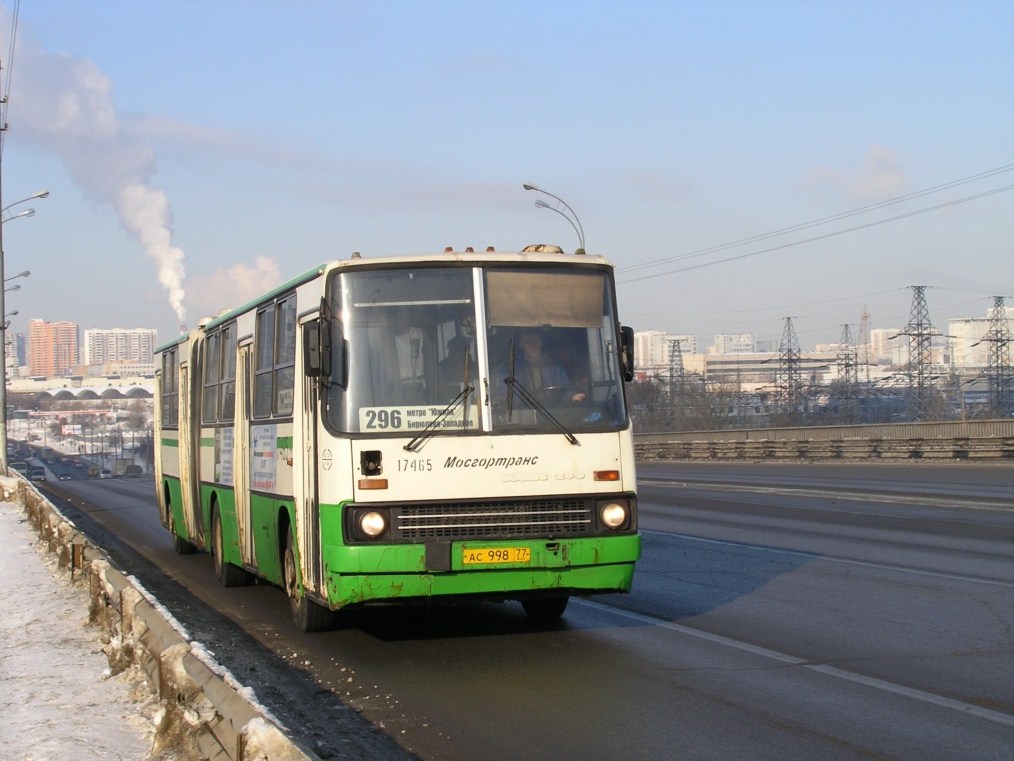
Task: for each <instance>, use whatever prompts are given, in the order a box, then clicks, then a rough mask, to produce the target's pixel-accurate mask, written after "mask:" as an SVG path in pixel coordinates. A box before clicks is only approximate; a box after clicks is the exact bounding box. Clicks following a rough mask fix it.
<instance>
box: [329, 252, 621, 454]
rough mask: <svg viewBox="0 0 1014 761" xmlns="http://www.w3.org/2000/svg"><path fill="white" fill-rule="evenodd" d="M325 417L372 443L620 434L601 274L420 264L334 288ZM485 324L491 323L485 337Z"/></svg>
mask: <svg viewBox="0 0 1014 761" xmlns="http://www.w3.org/2000/svg"><path fill="white" fill-rule="evenodd" d="M329 302H330V304H331V308H332V328H331V332H332V336H333V337H334V338H335V339H336V340H334V341H333V346H334V351H333V354H334V357H335V359H334V362H335V363H336V367H337V366H341V368H342V370H341V371H340V372H334V373H332V379H331V382H330V385H329V386H328V387H327V388H326V391H325V393H326V399H325V407H326V415H327V419H328V422H329V424H330V425H331V426H332V427H333V428H334V429H335V430H338V431H342V432H349V433H361V434H371V433H376V434H387V435H391V434H392V433H403V434H418V433H422V432H424V431H427V432H432V433H435V434H437V435H447V434H450V433H461V434H469V433H475V432H493V433H497V432H525V433H540V432H556V431H559V430H560V427H561V426H563V427H564V428H566V429H567V430H568V431H572V432H579V431H603V430H616V429H618V428H621V427H623V426H625V425H626V410H625V406H624V400H623V388H622V383H621V380H620V379H621V377H622V376H621V371H620V367H619V357H618V351H617V345H618V344H617V335H616V331H617V324H616V316H615V311H614V304H613V292H612V288H611V281H610V280H609V277H608V273H607V272H605V271H603V270H599V269H573V268H567V269H564V268H552V267H546V268H544V269H537V270H533V269H532V268H530V267H528V268H525V269H523V270H522V269H511V268H509V267H486V268H472V267H468V268H463V267H457V268H454V267H437V268H425V267H415V268H411V269H377V270H358V271H351V272H348V271H347V272H341V273H338V274H336V275H335V276H334V277H333V279H332V281H331V285H330V290H329ZM477 326H482V327H480V328H477Z"/></svg>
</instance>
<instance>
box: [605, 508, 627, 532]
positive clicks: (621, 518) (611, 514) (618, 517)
mask: <svg viewBox="0 0 1014 761" xmlns="http://www.w3.org/2000/svg"><path fill="white" fill-rule="evenodd" d="M628 518H629V511H628V507H627V505H626V504H625V503H623V502H605V503H603V504H602V505H600V506H599V520H600V521H601V522H602V525H603V526H605V527H606V528H620V527H621V526H623V525H624V524H625V523H626V522H627V519H628Z"/></svg>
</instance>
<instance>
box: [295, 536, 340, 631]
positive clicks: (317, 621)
mask: <svg viewBox="0 0 1014 761" xmlns="http://www.w3.org/2000/svg"><path fill="white" fill-rule="evenodd" d="M282 573H283V575H284V581H285V593H286V594H287V595H288V596H289V609H290V610H291V611H292V621H293V622H294V623H295V624H296V628H297V629H299V630H300V631H302V632H307V633H309V632H322V631H327V630H328V629H331V628H333V627H334V623H335V614H334V613H333V612H332V611H330V610H328V609H327V608H324V607H322V606H320V605H318V604H317V603H315V602H314V601H313V600H310V599H309V598H307V596H306V595H305V594H304V592H303V586H302V584H301V583H300V579H299V564H298V563H297V562H296V547H295V540H294V538H293V536H292V531H288V532H286V539H285V556H284V558H282Z"/></svg>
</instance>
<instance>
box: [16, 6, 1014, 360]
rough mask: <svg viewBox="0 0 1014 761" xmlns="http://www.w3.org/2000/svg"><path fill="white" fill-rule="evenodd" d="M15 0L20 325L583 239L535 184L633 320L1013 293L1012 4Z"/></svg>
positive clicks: (169, 310) (762, 331)
mask: <svg viewBox="0 0 1014 761" xmlns="http://www.w3.org/2000/svg"><path fill="white" fill-rule="evenodd" d="M0 9H2V12H0V17H2V19H3V27H4V29H3V31H5V32H7V34H5V35H3V37H2V38H3V39H5V40H10V39H16V45H17V47H16V50H15V51H14V55H13V56H12V55H11V52H12V51H10V50H8V49H6V48H4V47H2V46H0V61H3V64H4V74H5V80H6V81H9V82H10V92H9V99H8V103H7V104H6V105H5V106H4V115H5V121H6V122H7V123H8V125H9V129H8V130H7V132H6V133H5V137H4V143H3V145H4V149H3V155H2V170H3V177H2V181H3V198H4V205H5V206H6V205H7V204H10V203H12V202H13V203H16V202H18V201H19V200H20V199H23V198H27V197H28V196H29V195H31V194H32V193H34V192H35V191H37V190H39V189H41V188H46V189H48V190H50V191H51V194H50V196H49V197H48V198H47V199H45V200H42V199H40V200H37V201H33V202H32V203H25V204H24V205H22V206H15V207H14V208H13V209H11V210H10V212H9V215H10V214H13V213H15V212H17V211H19V210H24V209H26V208H27V207H32V208H35V210H36V212H37V213H36V214H35V215H34V218H33V219H26V220H18V221H14V222H13V224H10V225H7V224H5V225H4V229H3V234H4V251H5V255H6V271H7V272H11V273H13V272H18V271H20V270H23V269H31V271H32V275H31V277H29V278H26V279H24V280H21V281H19V285H21V286H22V287H21V289H20V290H19V291H17V292H14V293H11V294H9V295H8V297H7V306H8V311H13V310H17V311H18V312H19V313H20V314H19V315H15V316H13V317H12V318H11V319H12V329H13V330H16V331H22V332H23V331H25V330H26V326H27V320H28V319H30V318H32V317H35V316H39V317H43V318H44V319H48V320H52V321H60V320H66V321H72V322H75V323H77V324H80V325H82V326H83V327H92V326H102V325H152V326H154V327H155V328H156V329H157V330H158V334H159V340H160V341H166V340H170V339H172V338H173V337H174V336H175V335H177V333H178V329H179V326H180V325H181V324H183V323H185V324H187V325H189V326H191V327H192V326H194V325H196V324H197V323H198V321H199V320H200V318H201V317H204V316H209V315H214V314H217V313H219V312H220V311H221V310H222V309H224V308H228V307H235V306H238V305H240V304H242V303H244V302H245V301H247V300H248V299H249V298H251V297H253V296H255V295H256V294H258V293H260V292H263V291H265V290H267V289H269V288H270V287H272V286H274V285H276V284H278V283H281V282H284V281H285V280H287V279H289V278H291V277H292V276H294V275H296V274H298V273H300V272H303V271H305V270H307V269H309V268H310V267H312V266H315V265H316V264H319V263H320V262H322V261H325V260H329V259H335V258H342V257H347V256H349V255H351V253H352V252H353V251H361V252H362V254H363V256H365V257H377V256H386V255H397V254H400V253H424V252H439V251H442V250H443V249H444V247H445V246H447V245H451V246H453V247H454V248H456V249H458V250H462V249H464V248H465V247H466V246H475V247H476V248H477V249H478V248H485V247H486V246H487V245H493V246H495V247H496V248H497V249H498V250H515V251H516V250H520V249H521V248H523V247H524V246H525V245H526V244H529V243H535V242H546V243H558V244H561V245H563V247H564V248H565V249H566V250H568V251H572V250H573V249H574V247H575V246H576V245H577V236H576V235H575V233H576V230H574V229H572V228H571V227H570V225H569V223H568V222H567V221H565V220H563V219H561V217H560V216H559V215H557V214H550V213H547V210H546V209H544V208H543V209H540V208H536V207H535V206H534V204H533V201H535V200H537V199H540V198H542V196H539V195H538V194H537V193H533V192H530V191H526V190H525V189H523V187H522V185H523V184H524V183H534V184H535V185H537V186H539V187H542V188H545V189H546V190H548V191H550V192H551V193H554V194H558V195H559V196H560V197H562V198H565V199H566V201H567V203H568V204H569V205H570V206H571V207H572V208H573V209H574V210H575V211H576V213H577V214H578V215H579V218H580V221H581V224H582V226H583V231H586V232H587V248H588V250H589V252H590V253H598V254H603V255H605V256H608V257H609V258H611V259H612V260H613V261H614V262H615V264H616V266H617V283H618V297H619V306H620V317H621V319H622V321H623V322H624V323H625V324H628V325H630V326H632V327H634V328H635V329H636V330H647V329H659V330H664V331H666V332H675V333H690V334H694V335H697V336H699V337H702V338H703V337H708V336H713V335H718V334H734V333H738V332H744V331H746V330H749V331H751V332H753V333H755V334H756V335H757V336H758V338H762V339H767V340H777V339H778V338H779V336H780V333H781V329H782V324H783V321H784V318H785V317H788V316H791V317H792V318H793V320H794V322H795V325H796V330H797V333H798V335H799V339H800V342H801V343H802V344H812V345H816V344H818V343H831V342H834V341H835V340H836V339H837V336H838V335H839V334H840V332H841V325H842V323H849V324H852V325H858V324H859V322H860V319H861V315H862V314H863V311H864V309H865V310H866V311H867V312H868V313H869V315H870V324H871V326H876V325H885V326H886V325H891V326H894V325H904V324H905V323H906V322H907V320H908V316H909V309H910V304H911V293H910V291H909V288H910V286H912V285H926V286H928V287H929V288H928V291H927V298H928V300H929V308H930V312H931V315H933V318H934V320H935V321H936V322H937V324H939V323H940V321H942V320H943V317H944V316H945V315H967V316H975V315H978V314H981V313H985V312H986V311H987V310H988V308H989V305H990V301H991V299H992V297H994V296H999V295H1011V293H1012V292H1014V256H1012V254H1014V213H1012V211H1014V180H1012V178H1014V163H1011V162H1012V160H1014V150H1012V148H1014V141H1012V139H1011V138H1010V135H1012V134H1014V102H1012V99H1011V98H1010V97H1009V94H1010V92H1012V91H1014V49H1012V47H1011V46H1010V45H1009V40H1010V38H1011V37H1012V36H1014V6H1011V5H1010V4H1007V3H994V2H988V0H977V1H973V2H970V3H963V4H960V5H959V4H953V3H946V2H920V3H915V2H900V3H890V4H883V3H876V2H872V0H870V1H869V2H853V3H844V2H840V3H839V2H829V3H821V4H813V5H807V4H799V3H790V2H760V1H758V2H756V3H708V2H687V3H678V4H665V3H654V2H636V1H635V2H633V3H630V4H626V5H623V6H620V5H615V4H610V3H605V2H591V1H589V2H582V3H576V2H574V3H572V2H560V3H555V4H551V5H549V6H546V5H545V4H535V3H528V2H518V3H512V4H499V5H498V4H468V3H457V2H444V3H434V4H426V5H425V6H423V5H420V6H414V5H405V4H399V3H391V2H377V3H361V2H350V3H342V4H321V3H313V2H293V3H286V4H284V6H283V5H282V4H278V5H274V4H270V3H263V4H243V5H236V4H233V3H222V4H206V3H196V2H190V1H188V0H184V1H183V2H168V1H167V0H153V2H150V3H145V4H134V5H131V6H130V12H129V13H124V12H123V5H122V4H120V3H116V2H96V3H89V4H80V3H73V2H68V1H67V0H48V1H47V0H40V2H36V3H32V4H30V5H27V6H25V7H20V8H19V15H18V29H17V35H16V36H15V35H11V34H10V31H11V30H10V24H11V14H10V7H9V6H7V5H0ZM532 18H538V20H539V23H538V24H532V23H531V20H532ZM575 31H579V32H580V33H578V34H575ZM182 38H186V39H188V40H190V41H191V44H189V45H188V53H187V55H186V56H182V57H181V56H180V55H179V46H178V44H176V41H177V40H179V39H182ZM927 40H932V41H933V44H932V45H928V44H926V43H927ZM266 41H270V45H266V44H265V42H266ZM449 41H453V44H448V42H449ZM9 44H10V43H9V42H6V43H5V45H9ZM267 50H270V51H271V52H270V55H267V54H266V53H265V51H267ZM142 61H143V63H144V65H143V66H141V65H139V62H142ZM8 78H9V79H8ZM153 82H158V83H159V85H158V86H157V87H156V86H153V85H152V83H153ZM4 94H5V95H8V93H4ZM550 206H551V207H552V205H550ZM550 210H552V208H550ZM9 215H8V216H9ZM7 221H13V220H10V219H8V220H7Z"/></svg>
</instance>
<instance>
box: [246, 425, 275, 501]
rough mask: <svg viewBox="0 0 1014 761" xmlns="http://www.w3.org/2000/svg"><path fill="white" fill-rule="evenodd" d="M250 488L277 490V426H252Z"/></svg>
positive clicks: (255, 489)
mask: <svg viewBox="0 0 1014 761" xmlns="http://www.w3.org/2000/svg"><path fill="white" fill-rule="evenodd" d="M250 445H251V447H250V448H251V455H250V476H251V480H250V488H251V489H253V490H254V491H272V492H273V491H275V490H276V489H275V486H276V484H277V482H278V450H277V437H276V434H275V426H273V425H255V426H251V427H250Z"/></svg>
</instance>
